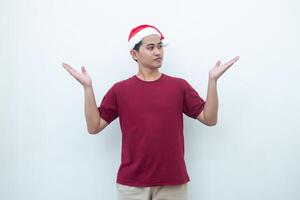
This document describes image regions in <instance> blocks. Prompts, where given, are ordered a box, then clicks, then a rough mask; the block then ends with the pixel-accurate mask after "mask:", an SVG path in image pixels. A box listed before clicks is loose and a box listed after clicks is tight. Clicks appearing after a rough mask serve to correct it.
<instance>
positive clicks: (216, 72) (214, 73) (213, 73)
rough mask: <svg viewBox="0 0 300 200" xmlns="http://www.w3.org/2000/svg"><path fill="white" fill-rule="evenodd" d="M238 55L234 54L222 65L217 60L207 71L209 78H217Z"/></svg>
mask: <svg viewBox="0 0 300 200" xmlns="http://www.w3.org/2000/svg"><path fill="white" fill-rule="evenodd" d="M239 58H240V57H239V56H236V57H234V58H233V59H231V60H230V61H228V62H227V63H224V64H222V65H220V64H221V61H218V62H217V63H216V65H215V66H214V67H213V68H212V69H211V70H210V71H209V77H210V78H211V79H214V80H217V79H218V78H219V77H220V76H221V75H222V74H223V73H224V72H225V71H226V70H227V69H229V68H230V67H231V66H232V65H233V64H234V63H235V62H236V61H237V60H238V59H239Z"/></svg>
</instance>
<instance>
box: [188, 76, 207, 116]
mask: <svg viewBox="0 0 300 200" xmlns="http://www.w3.org/2000/svg"><path fill="white" fill-rule="evenodd" d="M183 85H184V97H183V113H184V114H186V115H187V116H189V117H191V118H194V119H196V118H197V117H198V115H199V114H200V113H201V112H202V110H203V109H204V105H205V101H204V100H203V99H202V98H201V97H200V96H199V94H198V93H197V91H196V90H195V89H194V88H193V87H192V86H191V85H190V84H189V83H188V82H187V81H186V80H184V84H183Z"/></svg>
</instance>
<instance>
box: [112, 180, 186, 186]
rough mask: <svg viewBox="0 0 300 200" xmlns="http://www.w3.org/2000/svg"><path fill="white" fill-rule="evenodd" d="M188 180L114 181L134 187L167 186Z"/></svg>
mask: <svg viewBox="0 0 300 200" xmlns="http://www.w3.org/2000/svg"><path fill="white" fill-rule="evenodd" d="M189 181H190V180H189V179H187V180H183V181H174V182H150V183H130V182H126V181H122V180H117V181H116V183H119V184H122V185H128V186H135V187H152V186H167V185H181V184H185V183H187V182H189Z"/></svg>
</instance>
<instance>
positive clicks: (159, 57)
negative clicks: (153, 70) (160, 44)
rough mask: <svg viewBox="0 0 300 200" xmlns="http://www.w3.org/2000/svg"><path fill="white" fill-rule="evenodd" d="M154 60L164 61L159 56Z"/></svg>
mask: <svg viewBox="0 0 300 200" xmlns="http://www.w3.org/2000/svg"><path fill="white" fill-rule="evenodd" d="M154 60H155V61H158V62H161V61H162V58H161V57H159V58H155V59H154Z"/></svg>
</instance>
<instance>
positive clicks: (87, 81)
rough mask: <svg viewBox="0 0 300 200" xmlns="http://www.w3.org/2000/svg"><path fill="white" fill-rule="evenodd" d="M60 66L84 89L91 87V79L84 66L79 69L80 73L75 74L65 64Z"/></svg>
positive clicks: (72, 69) (71, 68)
mask: <svg viewBox="0 0 300 200" xmlns="http://www.w3.org/2000/svg"><path fill="white" fill-rule="evenodd" d="M62 66H63V67H64V68H65V69H66V70H67V71H68V72H69V73H70V74H71V75H72V76H73V77H74V78H75V79H76V80H77V81H78V82H79V83H80V84H81V85H82V86H83V87H84V88H87V87H91V86H92V79H91V77H90V76H89V75H88V73H87V72H86V70H85V68H84V66H82V67H81V72H82V74H81V73H79V72H77V71H76V70H75V69H74V68H73V67H71V66H70V65H68V64H67V63H62Z"/></svg>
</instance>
